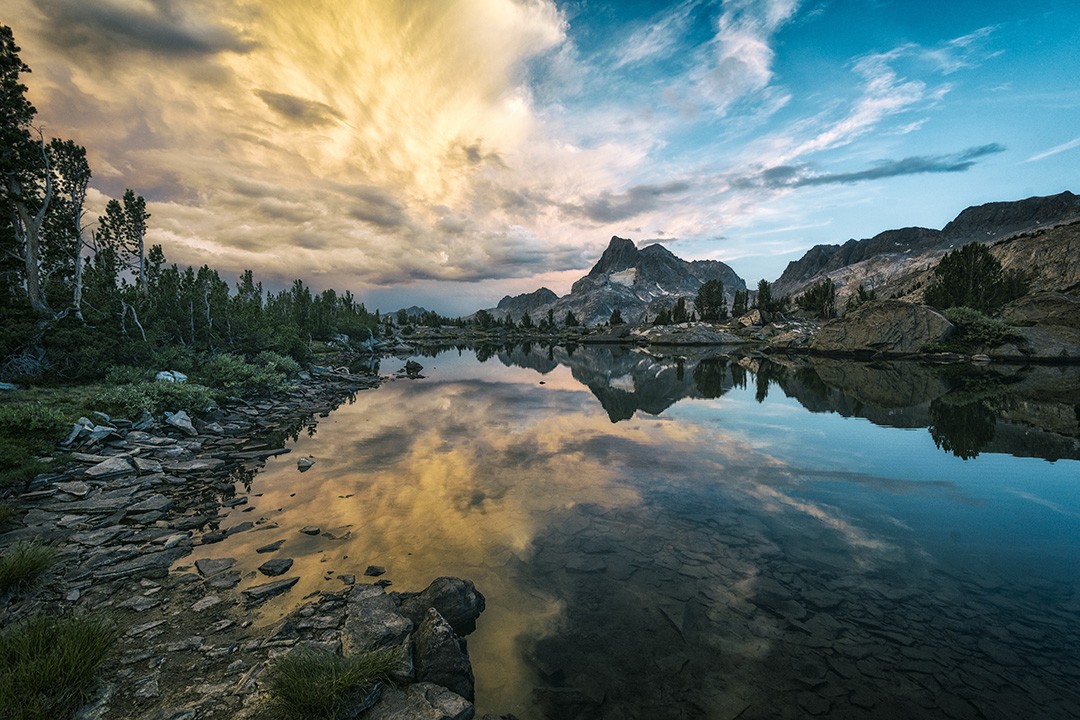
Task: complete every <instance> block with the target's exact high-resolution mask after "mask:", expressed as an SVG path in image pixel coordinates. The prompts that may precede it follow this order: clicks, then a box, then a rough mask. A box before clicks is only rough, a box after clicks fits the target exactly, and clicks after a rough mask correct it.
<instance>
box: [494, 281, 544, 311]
mask: <svg viewBox="0 0 1080 720" xmlns="http://www.w3.org/2000/svg"><path fill="white" fill-rule="evenodd" d="M558 299H559V296H558V295H556V294H555V293H554V292H552V291H551V290H548V289H547V288H546V287H545V288H540V289H539V290H533V291H532V292H531V293H524V294H522V295H515V296H514V297H510V296H509V295H507V296H506V297H504V298H503V299H502V300H500V301H499V304H498V306H497V307H496V308H495V309H496V310H502V311H504V312H506V313H509V314H511V315H513V316H514V317H515V318H520V317H521V316H522V315H523V314H524V313H529V314H532V313H534V312H536V310H538V309H540V308H542V307H544V306H545V305H550V304H551V303H553V302H555V301H556V300H558Z"/></svg>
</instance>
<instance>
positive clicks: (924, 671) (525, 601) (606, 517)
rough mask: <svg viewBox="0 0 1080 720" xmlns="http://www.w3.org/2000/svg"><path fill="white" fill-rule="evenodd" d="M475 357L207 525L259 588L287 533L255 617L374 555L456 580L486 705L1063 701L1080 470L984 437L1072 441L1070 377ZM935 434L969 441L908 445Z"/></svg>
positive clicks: (1035, 707)
mask: <svg viewBox="0 0 1080 720" xmlns="http://www.w3.org/2000/svg"><path fill="white" fill-rule="evenodd" d="M478 359H479V357H477V358H476V359H473V358H472V357H470V354H469V353H468V352H465V353H462V354H460V355H459V354H458V353H457V352H451V353H444V354H437V355H433V356H432V357H431V360H430V362H425V363H424V364H425V366H426V367H425V373H424V374H425V375H426V376H427V379H425V380H420V381H404V380H399V381H394V382H389V383H387V384H385V385H384V386H383V387H382V388H380V389H379V390H377V391H374V392H369V393H364V394H363V396H362V399H361V400H360V401H359V402H357V403H355V404H350V405H347V406H345V407H342V408H340V409H339V410H338V411H336V412H335V413H333V414H332V415H331V416H330V417H329V418H327V419H326V420H324V421H322V422H321V423H320V424H319V426H318V433H317V434H316V435H314V437H308V436H304V435H303V434H301V436H300V437H298V438H297V439H296V440H295V441H294V443H293V446H294V448H295V450H294V453H293V454H292V455H291V456H284V457H281V458H276V459H274V460H271V461H270V462H269V463H268V466H267V470H266V471H265V472H264V473H261V474H259V475H258V476H256V477H255V478H254V480H252V481H251V485H250V491H251V492H252V494H251V495H250V499H249V503H248V504H247V505H245V506H237V507H236V508H233V510H232V511H231V515H230V516H229V517H228V518H226V519H225V520H223V523H222V525H223V526H226V525H227V524H229V523H230V522H239V521H240V520H246V519H252V518H256V519H258V520H259V521H260V522H259V524H258V525H257V529H255V530H252V531H249V532H243V533H238V534H236V535H232V536H230V537H228V538H227V539H226V540H225V541H223V542H222V543H219V544H216V545H210V546H206V547H203V548H199V549H198V551H197V554H196V557H200V556H207V557H220V556H226V555H227V556H232V557H236V558H237V559H238V561H239V562H238V566H239V567H240V568H241V569H242V570H243V571H244V572H245V573H246V574H245V581H244V582H245V584H248V585H250V584H255V583H258V582H260V581H262V580H265V579H264V578H260V577H259V576H257V575H256V574H255V573H254V569H255V568H256V567H257V566H258V565H259V564H260V563H261V562H262V561H264V560H265V559H266V556H263V555H258V554H257V553H255V548H257V547H260V546H262V545H265V544H267V543H270V542H272V541H274V540H278V539H284V540H286V543H285V545H284V547H283V548H282V550H281V551H280V553H279V554H280V555H282V556H285V557H292V558H294V560H295V565H294V571H295V572H298V573H299V574H300V576H301V581H300V583H299V584H298V586H297V587H296V588H294V590H293V591H292V592H291V593H289V594H287V595H284V596H281V597H279V598H277V599H275V600H274V601H272V603H271V604H268V605H267V606H264V608H263V609H262V611H261V612H262V613H263V617H262V619H261V621H262V622H269V621H271V620H272V619H273V618H274V617H276V616H277V615H279V614H280V613H282V612H284V611H285V610H286V609H288V607H289V606H290V605H292V604H295V603H296V602H298V600H299V598H302V597H303V596H305V595H307V594H308V593H309V592H312V591H314V590H318V589H322V588H328V587H341V581H340V580H339V579H338V576H339V575H341V574H355V575H360V574H361V573H362V571H363V568H364V567H366V566H367V565H368V564H377V565H382V566H384V567H386V568H387V570H388V573H387V575H386V576H385V577H387V578H389V579H391V580H393V582H394V588H401V589H403V590H415V589H419V588H421V587H423V586H425V585H426V584H427V583H428V582H430V580H431V579H433V578H434V577H436V576H438V575H442V574H456V575H461V576H463V577H468V578H470V579H473V580H474V581H475V582H476V583H477V586H478V587H479V588H480V589H481V590H482V591H483V592H484V593H485V594H486V595H487V596H488V600H489V602H488V610H487V611H486V612H485V614H484V615H483V616H482V617H481V619H480V623H479V628H478V630H477V632H476V634H474V635H473V636H470V641H469V647H470V652H471V654H472V656H473V661H474V665H475V668H476V676H477V697H478V703H479V705H480V708H479V710H480V712H479V713H478V714H479V715H481V716H482V715H483V713H485V712H496V711H498V712H513V713H515V714H517V715H518V716H519V717H520V718H522V719H523V720H540V719H541V718H552V719H555V718H558V719H560V720H562V719H565V718H657V719H661V720H663V719H667V718H722V717H742V718H765V717H780V718H785V717H787V718H796V717H807V716H833V717H931V718H936V717H942V718H944V717H961V718H962V717H979V716H980V715H982V716H985V717H1022V716H1040V717H1071V716H1075V715H1076V713H1077V712H1080V700H1078V699H1077V697H1076V694H1075V692H1074V690H1073V689H1074V688H1076V687H1077V686H1078V684H1080V654H1078V650H1077V648H1080V628H1078V627H1077V624H1076V622H1075V618H1076V613H1078V612H1080V594H1078V593H1077V589H1078V587H1077V583H1078V580H1080V577H1078V570H1077V566H1076V563H1075V557H1076V556H1077V554H1080V529H1078V526H1080V518H1077V517H1076V516H1075V514H1073V515H1069V514H1068V509H1069V508H1075V507H1077V506H1078V505H1080V492H1078V488H1077V485H1078V483H1076V482H1075V479H1076V470H1077V467H1076V463H1070V462H1069V461H1065V462H1061V463H1058V464H1056V465H1051V464H1048V463H1045V462H1043V461H1041V460H1033V459H1022V458H1015V457H1009V456H1007V455H1004V454H1001V453H1003V451H1004V450H1003V449H1004V448H1005V447H1007V444H1008V443H1010V442H1013V441H1014V440H1015V439H1016V437H1020V436H1019V435H1017V434H1016V433H1015V432H1014V429H1018V428H1023V429H1024V432H1029V431H1030V425H1026V424H1025V420H1033V419H1034V418H1037V417H1045V418H1048V419H1051V420H1052V423H1057V424H1056V425H1053V426H1052V428H1051V429H1052V430H1053V432H1048V433H1044V434H1046V435H1048V436H1050V437H1052V438H1055V439H1054V440H1052V441H1051V440H1047V441H1044V442H1042V441H1037V442H1028V443H1027V444H1026V445H1025V448H1026V449H1028V451H1029V452H1032V451H1031V450H1030V448H1032V447H1037V446H1039V447H1046V448H1053V449H1056V450H1058V451H1062V452H1064V451H1067V450H1069V447H1070V446H1069V445H1068V443H1069V442H1073V443H1075V440H1076V435H1077V429H1076V427H1075V424H1073V425H1070V424H1069V422H1067V420H1068V419H1069V418H1071V419H1072V420H1073V421H1075V414H1074V412H1073V407H1074V405H1075V402H1076V401H1075V400H1071V396H1070V393H1074V392H1075V390H1070V389H1069V388H1070V387H1074V386H1070V385H1069V382H1070V381H1072V382H1074V381H1075V371H1074V372H1072V373H1071V374H1070V373H1064V374H1058V375H1053V374H1050V375H1046V374H1045V373H1044V372H1043V371H1044V370H1049V369H1037V370H1036V371H1035V372H1026V371H1017V372H1016V373H1013V374H1011V375H1007V376H1006V379H1007V380H1009V382H1003V383H1002V384H1000V385H997V386H994V387H995V389H994V391H993V393H997V395H995V394H993V393H990V392H989V391H987V392H986V393H983V392H982V391H981V390H979V388H983V387H989V386H988V385H985V384H978V383H975V384H972V383H969V384H968V385H966V386H965V385H962V381H960V380H957V379H955V378H953V377H951V376H949V375H948V373H941V372H939V371H938V369H935V368H926V367H922V366H917V365H911V364H892V365H880V366H867V365H854V364H850V363H847V364H845V363H837V362H835V361H825V360H812V361H806V362H791V363H790V364H780V363H778V362H774V361H769V360H766V359H761V358H750V357H745V358H738V357H708V356H702V357H696V356H695V355H694V354H693V353H691V352H686V353H683V354H681V355H679V356H678V357H655V356H652V355H649V354H646V353H643V352H640V351H637V350H631V349H626V348H616V347H595V346H581V347H578V348H576V349H575V350H574V352H572V353H571V352H570V351H569V349H564V348H560V347H540V346H537V345H534V346H532V347H530V348H525V347H517V348H505V347H504V348H498V349H495V350H492V352H491V354H488V355H487V362H483V363H478V362H476V360H478ZM1054 371H1055V372H1056V369H1054ZM994 372H997V371H994ZM541 381H542V382H543V384H542V385H541V384H540V383H541ZM965 388H966V389H965ZM1051 388H1052V389H1053V391H1052V392H1051ZM1020 390H1023V392H1022V393H1021V392H1020ZM958 391H960V392H959V394H956V393H958ZM965 392H966V393H967V394H966V395H965V394H964V393H965ZM998 396H1000V397H998ZM950 397H952V398H959V399H960V400H963V401H964V402H956V403H954V406H956V407H963V406H964V404H965V403H966V402H967V401H968V400H971V402H983V403H985V406H986V407H989V408H991V409H992V410H993V412H994V428H995V429H994V432H993V435H992V437H990V438H988V439H983V438H982V436H977V437H976V440H974V441H971V440H968V439H967V437H966V436H962V433H959V432H958V431H957V430H956V424H955V423H954V424H952V425H950V422H951V420H950V419H948V418H946V419H945V420H944V422H943V421H942V420H941V419H937V420H935V418H945V415H942V414H940V411H938V410H932V408H933V406H934V403H935V402H942V403H944V402H946V401H948V399H949V398H950ZM1059 398H1060V399H1059ZM1070 401H1071V402H1073V405H1068V403H1069V402H1070ZM1065 408H1067V409H1068V413H1066V412H1065ZM807 410H809V411H810V412H807ZM950 411H951V409H950ZM935 413H938V414H937V415H935ZM855 418H866V419H868V420H870V421H871V422H872V423H874V424H871V423H867V422H863V421H862V420H856V419H855ZM1044 422H1049V420H1047V421H1044ZM931 424H933V425H934V427H935V428H937V429H936V430H935V431H934V432H936V433H939V434H940V436H941V437H942V438H945V437H948V438H949V439H948V443H949V447H950V448H964V452H965V453H966V454H968V455H969V456H970V457H973V458H974V455H973V453H971V452H969V450H970V449H971V448H972V447H973V446H974V445H979V446H980V447H979V448H978V449H979V451H982V452H983V454H981V455H980V456H979V457H977V458H974V459H972V460H968V461H962V460H960V459H958V458H956V457H953V456H952V455H949V454H946V453H942V452H941V451H940V450H938V449H937V448H935V447H934V444H933V442H931V436H930V434H928V433H927V432H926V431H925V430H920V431H918V432H916V433H912V432H907V429H910V428H925V427H928V426H929V425H931ZM960 424H961V425H962V426H963V427H969V426H970V423H968V422H966V421H964V422H962V423H960ZM1062 431H1064V432H1062ZM1069 432H1071V433H1072V435H1069V434H1068V433H1069ZM933 439H934V440H937V436H934V438H933ZM1039 442H1041V445H1039ZM1072 447H1073V449H1072V452H1073V453H1074V454H1073V455H1063V454H1059V455H1058V457H1075V445H1074V446H1072ZM986 450H993V454H987V453H986V452H985V451H986ZM297 455H304V456H307V455H311V456H313V457H314V458H315V459H316V461H317V462H316V465H315V466H314V467H313V468H312V469H311V470H309V471H308V472H306V473H304V474H303V475H301V474H300V473H299V472H298V470H297V468H296V460H295V458H296V457H297ZM241 485H242V482H241V483H238V488H237V492H238V493H240V492H244V490H245V488H243V487H241ZM241 513H243V514H241ZM305 525H318V526H319V527H320V528H321V529H322V532H321V534H320V535H318V536H314V537H312V536H308V535H305V534H302V533H300V532H299V529H300V528H301V527H303V526H305ZM192 559H193V558H192ZM190 560H191V559H186V560H185V562H186V563H189V562H190Z"/></svg>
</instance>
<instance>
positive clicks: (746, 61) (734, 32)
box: [698, 0, 799, 115]
mask: <svg viewBox="0 0 1080 720" xmlns="http://www.w3.org/2000/svg"><path fill="white" fill-rule="evenodd" d="M798 7H799V3H798V0H759V1H757V2H754V1H753V0H750V1H739V2H731V1H729V2H726V3H724V9H723V12H722V13H721V15H720V18H719V20H718V21H717V32H716V36H715V37H714V39H713V42H712V51H713V62H712V63H711V64H710V65H709V66H708V67H707V68H706V69H705V70H704V71H702V72H701V73H700V74H699V75H698V82H699V87H700V88H701V90H702V91H703V93H704V94H705V97H706V98H707V99H708V100H709V101H710V102H711V103H712V104H713V105H714V110H715V112H716V113H717V114H721V115H722V114H724V113H725V112H726V111H727V110H728V108H729V107H730V106H731V105H732V104H733V103H734V102H735V101H736V100H738V99H739V98H741V97H743V96H745V95H748V94H750V93H754V92H760V91H762V90H764V89H765V88H766V87H768V85H769V83H770V82H771V81H772V77H773V70H772V65H773V60H774V58H775V55H776V53H775V51H774V50H773V47H772V45H771V41H772V36H773V35H774V34H775V33H776V32H777V31H778V30H779V29H780V27H781V26H783V25H784V24H785V23H787V22H788V21H789V20H790V19H791V18H792V17H793V16H794V15H795V11H796V10H797V9H798Z"/></svg>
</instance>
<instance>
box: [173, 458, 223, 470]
mask: <svg viewBox="0 0 1080 720" xmlns="http://www.w3.org/2000/svg"><path fill="white" fill-rule="evenodd" d="M224 465H225V461H224V460H222V459H221V458H195V459H194V460H179V461H176V462H170V463H165V464H163V465H162V469H164V470H168V471H169V472H178V473H196V472H202V471H204V470H217V469H218V468H220V467H224Z"/></svg>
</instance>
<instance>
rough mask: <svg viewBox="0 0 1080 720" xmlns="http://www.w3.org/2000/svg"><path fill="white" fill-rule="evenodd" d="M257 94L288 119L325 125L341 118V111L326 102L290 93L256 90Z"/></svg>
mask: <svg viewBox="0 0 1080 720" xmlns="http://www.w3.org/2000/svg"><path fill="white" fill-rule="evenodd" d="M255 94H256V95H258V96H259V98H260V99H261V100H262V101H263V102H264V103H266V105H267V107H269V108H270V109H271V110H273V111H275V112H276V113H278V114H279V115H281V116H282V117H284V118H285V119H286V120H291V121H293V122H298V123H302V124H305V125H323V124H326V123H330V122H334V121H336V120H341V113H339V112H338V111H337V110H335V109H334V108H332V107H330V106H329V105H326V104H325V103H321V102H316V101H314V100H305V99H304V98H299V97H296V96H295V95H289V94H287V93H277V92H271V91H270V90H256V91H255Z"/></svg>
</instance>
